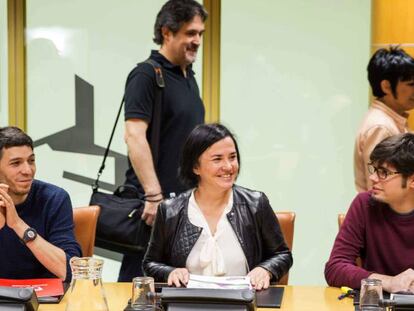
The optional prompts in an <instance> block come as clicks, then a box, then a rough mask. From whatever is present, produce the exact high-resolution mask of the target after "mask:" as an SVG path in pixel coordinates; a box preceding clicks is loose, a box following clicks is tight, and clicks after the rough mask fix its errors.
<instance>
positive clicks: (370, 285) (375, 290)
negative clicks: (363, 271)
mask: <svg viewBox="0 0 414 311" xmlns="http://www.w3.org/2000/svg"><path fill="white" fill-rule="evenodd" d="M380 299H382V282H381V280H377V279H363V280H361V291H360V294H359V308H360V310H361V311H382V310H384V309H383V308H382V307H380V306H379V300H380Z"/></svg>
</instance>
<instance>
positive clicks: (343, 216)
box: [338, 214, 345, 228]
mask: <svg viewBox="0 0 414 311" xmlns="http://www.w3.org/2000/svg"><path fill="white" fill-rule="evenodd" d="M344 220H345V214H338V227H339V228H341V226H342V224H343V222H344Z"/></svg>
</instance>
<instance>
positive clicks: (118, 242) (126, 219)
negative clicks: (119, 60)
mask: <svg viewBox="0 0 414 311" xmlns="http://www.w3.org/2000/svg"><path fill="white" fill-rule="evenodd" d="M144 63H147V64H150V65H152V67H153V68H154V71H155V80H156V83H155V85H156V86H155V99H154V106H153V113H152V120H151V125H150V126H151V141H150V142H149V144H150V147H151V153H152V157H153V160H154V167H155V168H156V167H157V162H158V147H159V140H160V128H161V97H162V89H163V88H164V87H165V84H164V78H163V76H162V70H161V65H160V64H158V63H157V62H155V61H153V60H151V59H148V60H146V61H145V62H144ZM138 65H140V64H138ZM124 99H125V98H124V97H123V98H122V101H121V105H120V107H119V110H118V114H117V117H116V120H115V124H114V127H113V129H112V133H111V136H110V138H109V142H108V145H107V147H106V150H105V154H104V158H103V161H102V164H101V167H100V168H99V172H98V176H97V178H96V180H95V183H94V184H93V185H92V190H93V191H92V196H91V200H90V202H89V204H90V205H99V206H100V214H99V218H98V223H97V227H96V238H95V245H96V246H98V247H101V248H104V249H108V250H112V251H115V252H120V253H132V254H133V253H137V252H142V251H144V250H145V249H146V247H147V244H148V241H149V238H150V235H151V227H150V226H148V225H147V224H146V223H145V221H143V220H142V219H141V216H142V212H143V210H144V205H145V201H149V202H151V196H147V197H146V196H145V195H144V194H142V193H140V192H139V191H138V190H137V189H136V188H135V187H134V186H132V185H122V186H120V187H118V188H117V189H116V190H115V192H114V193H113V194H111V193H105V192H102V191H99V178H100V176H101V175H102V172H103V170H104V168H105V161H106V158H107V156H108V153H109V148H110V146H111V142H112V138H113V136H114V133H115V129H116V126H117V123H118V120H119V116H120V114H121V111H122V106H123V104H124Z"/></svg>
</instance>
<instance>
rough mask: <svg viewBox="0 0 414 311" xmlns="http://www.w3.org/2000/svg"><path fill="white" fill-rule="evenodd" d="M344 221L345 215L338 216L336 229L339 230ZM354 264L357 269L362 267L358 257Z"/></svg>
mask: <svg viewBox="0 0 414 311" xmlns="http://www.w3.org/2000/svg"><path fill="white" fill-rule="evenodd" d="M344 220H345V214H338V227H339V228H341V226H342V224H343V223H344ZM355 263H356V265H357V266H358V267H362V259H361V258H360V257H358V258H357V259H356V260H355Z"/></svg>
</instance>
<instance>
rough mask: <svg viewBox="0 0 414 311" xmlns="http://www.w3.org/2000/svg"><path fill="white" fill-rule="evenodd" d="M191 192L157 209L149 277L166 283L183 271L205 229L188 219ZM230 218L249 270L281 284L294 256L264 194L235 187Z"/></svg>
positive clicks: (146, 260)
mask: <svg viewBox="0 0 414 311" xmlns="http://www.w3.org/2000/svg"><path fill="white" fill-rule="evenodd" d="M190 195H191V190H190V191H187V192H184V193H182V194H181V195H180V196H178V197H177V198H175V199H170V200H167V201H165V202H164V203H162V204H161V205H160V207H159V208H158V212H157V216H156V219H155V223H154V228H153V230H152V234H151V239H150V242H149V245H148V249H147V253H146V254H145V257H144V261H143V268H144V272H145V274H146V275H149V276H152V277H154V278H155V280H156V281H157V282H166V281H167V279H168V275H169V274H170V272H171V271H172V270H174V269H175V268H184V267H185V264H186V260H187V257H188V255H189V254H190V252H191V249H192V248H193V246H194V244H195V243H196V241H197V239H198V238H199V236H200V234H201V231H202V228H199V227H197V226H195V225H193V224H192V223H191V222H190V221H189V219H188V214H187V211H188V200H189V198H190ZM227 218H228V220H229V222H230V224H231V226H232V228H233V230H234V232H235V233H236V236H237V239H238V240H239V242H240V245H241V247H242V249H243V252H244V255H245V256H246V259H247V263H248V265H249V269H250V270H252V269H253V268H255V267H263V268H265V269H266V270H268V271H270V272H271V273H272V275H273V278H272V281H278V280H279V279H280V278H281V277H282V276H283V275H284V274H285V273H287V272H288V270H289V268H290V267H291V266H292V263H293V259H292V254H291V252H290V250H289V249H288V247H287V246H286V243H285V241H284V238H283V235H282V232H281V231H280V226H279V223H278V221H277V218H276V216H275V213H274V212H273V210H272V208H271V206H270V204H269V200H268V199H267V197H266V195H265V194H264V193H262V192H258V191H253V190H249V189H246V188H242V187H240V186H236V185H234V186H233V208H232V209H231V211H230V212H229V213H228V214H227Z"/></svg>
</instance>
